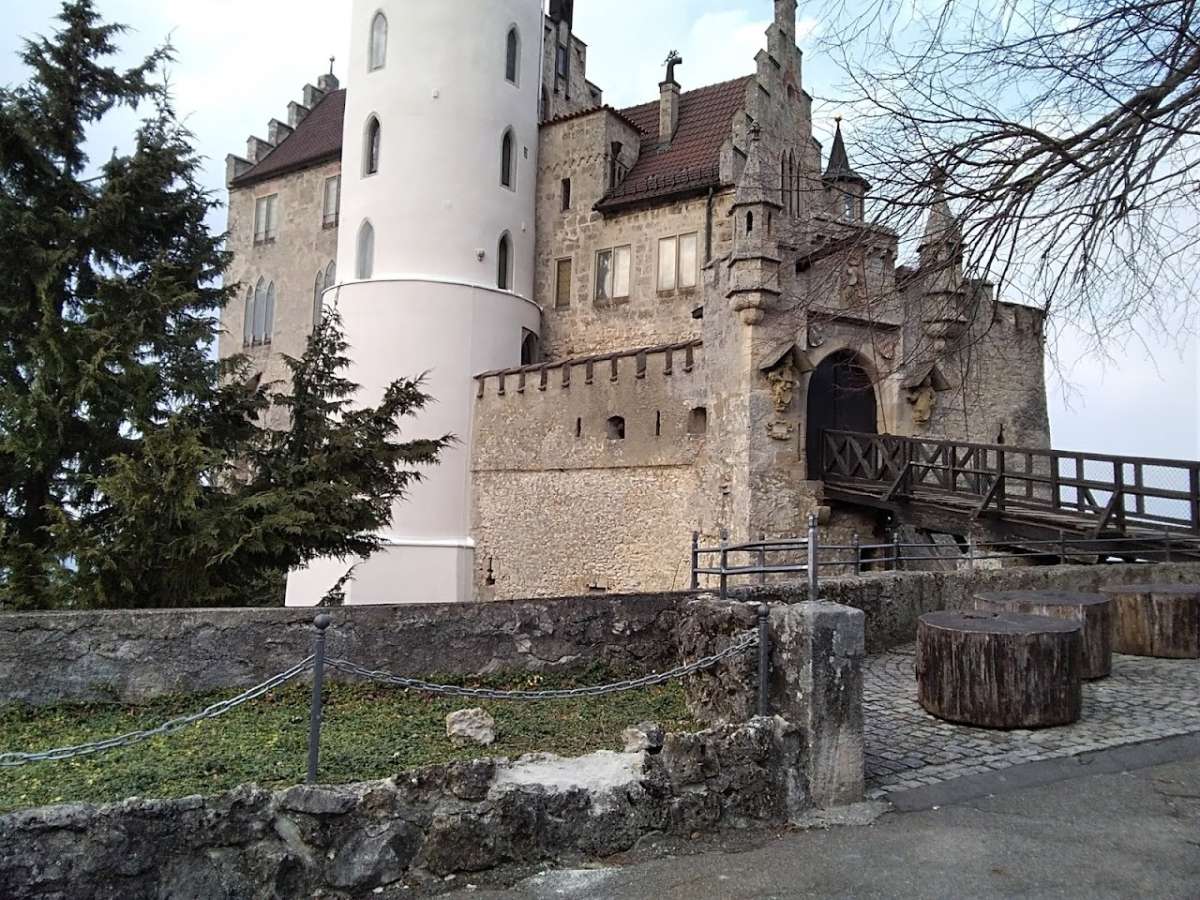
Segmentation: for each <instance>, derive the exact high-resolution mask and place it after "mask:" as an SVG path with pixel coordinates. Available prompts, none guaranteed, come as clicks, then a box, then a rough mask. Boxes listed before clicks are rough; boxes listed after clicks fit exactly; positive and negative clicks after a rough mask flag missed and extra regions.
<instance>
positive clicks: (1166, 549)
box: [1163, 528, 1171, 562]
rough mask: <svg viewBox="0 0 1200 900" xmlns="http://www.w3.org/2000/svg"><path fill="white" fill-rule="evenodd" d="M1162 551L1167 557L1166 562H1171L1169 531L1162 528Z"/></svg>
mask: <svg viewBox="0 0 1200 900" xmlns="http://www.w3.org/2000/svg"><path fill="white" fill-rule="evenodd" d="M1163 551H1164V552H1165V553H1166V555H1167V562H1171V529H1170V528H1163Z"/></svg>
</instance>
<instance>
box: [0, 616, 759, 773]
mask: <svg viewBox="0 0 1200 900" xmlns="http://www.w3.org/2000/svg"><path fill="white" fill-rule="evenodd" d="M767 616H768V609H767V607H766V605H765V604H760V605H759V608H758V627H757V628H756V629H755V630H752V631H748V632H746V633H743V634H742V635H740V636H739V637H737V638H736V639H734V640H733V641H732V642H731V643H730V644H729V645H728V646H727V647H725V648H724V649H722V650H719V651H717V652H716V653H713V654H710V655H708V656H704V657H701V658H700V659H696V660H693V661H692V662H687V663H683V664H682V665H679V666H676V667H675V668H673V669H669V670H667V671H665V672H654V673H651V674H649V675H643V676H641V677H640V678H628V679H624V680H621V681H614V682H610V683H608V684H599V685H586V686H584V687H577V688H564V689H556V690H540V691H539V690H502V689H498V688H484V687H464V686H462V685H455V684H439V683H437V682H432V681H426V680H424V679H420V678H409V677H406V676H403V675H397V674H395V673H393V672H386V671H376V670H372V669H368V668H366V667H365V666H360V665H358V664H356V663H354V662H351V661H350V660H346V659H326V657H325V641H326V631H327V630H328V628H329V627H330V625H331V624H332V621H333V620H332V617H331V616H329V615H328V614H325V613H322V614H320V615H318V616H317V618H316V621H315V622H314V624H315V627H316V638H315V642H314V653H313V654H312V655H310V656H307V657H305V658H304V659H302V660H301V661H300V662H298V663H296V664H295V665H294V666H292V667H290V668H288V669H285V670H284V671H282V672H280V673H279V674H278V675H274V676H272V677H271V678H268V679H267V680H265V681H263V682H261V683H259V684H256V685H255V686H254V687H252V688H249V689H247V690H245V691H243V692H242V693H240V694H238V695H237V696H236V697H230V698H229V699H227V700H221V701H220V702H218V703H214V704H212V705H211V706H208V707H206V708H205V709H203V710H201V711H199V712H195V713H190V714H188V715H183V716H178V717H176V718H174V719H171V720H169V721H167V722H163V723H162V724H161V725H158V726H156V727H154V728H148V729H145V730H141V731H131V732H129V733H127V734H122V735H118V736H116V737H111V738H105V739H103V740H99V741H90V742H88V743H84V744H76V745H74V746H70V747H57V748H54V749H52V750H41V751H35V752H8V753H0V769H2V768H16V767H18V766H26V765H31V764H33V763H40V762H55V761H62V760H68V759H74V758H77V757H81V756H91V755H94V754H97V753H104V752H107V751H110V750H116V749H120V748H123V747H130V746H134V745H136V744H140V743H143V742H145V741H148V740H151V739H152V738H156V737H160V736H163V735H167V734H171V733H172V732H175V731H179V730H180V729H182V728H186V727H187V726H189V725H193V724H195V723H197V722H200V721H202V720H205V719H216V718H219V717H220V716H223V715H225V714H226V713H229V712H232V711H233V710H234V709H237V708H238V707H239V706H242V705H243V704H246V703H249V702H251V701H252V700H256V699H258V698H259V697H262V696H263V695H264V694H266V693H268V692H270V691H272V690H274V689H276V688H279V687H282V686H283V685H285V684H287V683H288V682H290V681H292V680H294V679H296V678H298V677H300V676H301V675H303V674H305V673H306V672H309V671H311V672H312V673H313V691H312V706H311V710H310V718H309V744H308V781H309V783H310V784H311V783H315V781H316V778H317V764H318V759H319V755H320V740H321V723H322V720H323V718H324V689H323V688H324V678H325V669H326V668H329V669H331V670H334V671H338V672H341V673H342V674H344V675H349V676H352V677H355V678H360V679H364V680H366V681H373V682H379V683H383V684H387V685H391V686H393V687H398V688H403V689H405V690H410V691H416V692H419V693H425V694H437V695H441V696H446V697H461V698H464V699H469V700H496V701H519V702H530V701H542V700H572V699H579V698H583V697H602V696H605V695H608V694H617V693H621V692H624V691H635V690H641V689H643V688H648V687H653V686H655V685H659V684H665V683H667V682H669V681H673V680H676V679H679V678H684V677H686V676H689V675H694V674H696V673H698V672H703V671H706V670H708V669H712V668H715V667H716V666H718V665H720V664H721V663H722V662H724V661H726V660H728V659H731V658H732V657H735V656H738V655H739V654H742V653H745V652H746V651H748V650H751V649H753V648H755V647H757V648H759V658H758V669H759V673H758V681H759V684H758V697H759V701H758V711H759V714H760V715H766V714H767V675H768V672H767V669H768V665H769V662H768V654H767V652H766V650H767V645H768V638H767V634H768V632H767V621H768V620H767Z"/></svg>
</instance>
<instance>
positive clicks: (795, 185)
mask: <svg viewBox="0 0 1200 900" xmlns="http://www.w3.org/2000/svg"><path fill="white" fill-rule="evenodd" d="M788 171H790V172H791V173H792V197H791V199H790V200H789V201H788V205H789V206H790V207H791V210H792V215H793V216H798V215H800V170H799V169H798V168H797V167H796V154H795V153H793V152H792V151H791V150H789V151H788Z"/></svg>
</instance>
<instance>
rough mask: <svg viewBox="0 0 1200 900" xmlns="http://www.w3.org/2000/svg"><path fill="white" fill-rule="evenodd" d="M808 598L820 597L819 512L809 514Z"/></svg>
mask: <svg viewBox="0 0 1200 900" xmlns="http://www.w3.org/2000/svg"><path fill="white" fill-rule="evenodd" d="M808 599H809V600H813V601H816V600H819V599H820V586H819V585H818V584H817V514H816V513H809V514H808Z"/></svg>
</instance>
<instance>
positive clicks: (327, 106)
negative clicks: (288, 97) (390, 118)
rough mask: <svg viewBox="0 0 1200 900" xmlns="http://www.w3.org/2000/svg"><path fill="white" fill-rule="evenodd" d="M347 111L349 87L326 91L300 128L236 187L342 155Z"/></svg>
mask: <svg viewBox="0 0 1200 900" xmlns="http://www.w3.org/2000/svg"><path fill="white" fill-rule="evenodd" d="M345 115H346V91H345V90H344V89H343V90H340V91H331V92H330V93H328V94H326V95H325V96H324V97H323V98H322V99H321V100H320V101H319V102H318V103H317V105H316V106H314V107H313V108H312V110H311V111H310V112H309V114H308V115H307V116H305V117H304V119H303V120H302V121H301V122H300V124H299V125H297V126H296V130H295V131H294V132H292V133H291V134H290V135H288V136H287V137H286V138H284V139H283V140H282V141H280V142H279V146H277V147H276V148H275V149H274V150H272V151H271V152H270V153H268V154H267V155H266V156H264V157H263V159H262V161H261V162H260V163H258V165H256V166H254V167H252V168H250V169H248V170H247V171H245V172H243V173H242V174H241V175H240V176H238V177H237V178H235V179H234V180H233V186H234V187H246V186H247V185H251V184H256V183H257V182H260V181H265V180H266V179H268V178H275V177H277V176H279V175H285V174H287V173H288V172H296V171H299V170H300V169H306V168H308V167H309V166H315V165H317V164H318V163H323V162H329V161H331V160H335V159H338V158H339V157H340V156H341V155H342V120H343V119H344V118H345Z"/></svg>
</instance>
